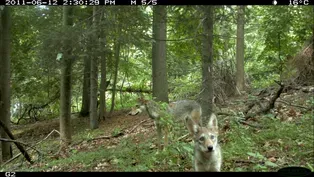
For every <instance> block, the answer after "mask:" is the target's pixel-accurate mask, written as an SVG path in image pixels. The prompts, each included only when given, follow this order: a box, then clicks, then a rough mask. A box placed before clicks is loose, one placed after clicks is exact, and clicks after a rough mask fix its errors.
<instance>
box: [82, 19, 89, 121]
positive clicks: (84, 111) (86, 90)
mask: <svg viewBox="0 0 314 177" xmlns="http://www.w3.org/2000/svg"><path fill="white" fill-rule="evenodd" d="M91 15H92V14H91ZM87 23H88V25H89V26H91V24H92V23H91V20H89V21H88V22H87ZM85 39H86V45H87V46H86V50H87V51H86V52H87V53H91V52H90V50H91V47H90V45H89V44H90V42H91V40H89V37H88V36H86V38H85ZM90 67H91V59H90V55H86V56H85V57H84V76H83V95H82V107H81V111H80V115H81V116H83V117H85V116H88V115H89V108H90V70H91V68H90Z"/></svg>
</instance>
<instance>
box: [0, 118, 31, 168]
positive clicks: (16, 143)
mask: <svg viewBox="0 0 314 177" xmlns="http://www.w3.org/2000/svg"><path fill="white" fill-rule="evenodd" d="M0 126H1V127H2V128H3V130H4V131H5V133H6V134H7V135H8V136H9V138H11V140H13V141H14V140H15V138H14V136H13V134H12V133H11V131H10V130H9V129H8V127H7V126H6V125H5V124H4V123H3V122H2V121H0ZM14 144H15V145H16V147H17V148H18V149H19V150H20V151H21V153H22V154H23V155H24V157H25V159H26V160H27V161H28V162H29V163H31V164H32V163H33V162H32V160H31V157H30V156H29V154H28V153H27V151H26V150H25V149H24V147H23V146H22V145H21V143H19V142H14Z"/></svg>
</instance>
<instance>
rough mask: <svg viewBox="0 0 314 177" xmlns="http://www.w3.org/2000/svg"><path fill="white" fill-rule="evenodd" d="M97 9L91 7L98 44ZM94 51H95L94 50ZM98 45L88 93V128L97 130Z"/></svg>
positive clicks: (94, 37) (95, 39) (93, 58)
mask: <svg viewBox="0 0 314 177" xmlns="http://www.w3.org/2000/svg"><path fill="white" fill-rule="evenodd" d="M97 10H98V7H97V6H94V7H93V25H94V26H93V27H94V29H95V33H94V36H93V39H94V41H96V44H98V30H97V22H98V17H99V15H98V14H97ZM95 49H96V50H95ZM98 49H99V48H98V45H95V47H94V50H93V51H94V52H93V53H94V54H93V57H92V61H91V71H90V84H91V92H90V99H91V100H90V115H89V116H90V128H91V129H96V128H98V113H97V91H98V52H97V50H98Z"/></svg>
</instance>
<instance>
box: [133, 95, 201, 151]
mask: <svg viewBox="0 0 314 177" xmlns="http://www.w3.org/2000/svg"><path fill="white" fill-rule="evenodd" d="M138 102H139V103H140V105H139V107H140V108H141V109H142V110H146V112H147V113H148V115H149V117H150V118H152V119H153V120H154V121H155V125H156V129H157V135H158V144H159V147H161V139H162V129H163V127H162V125H161V123H160V119H161V117H165V116H166V115H167V114H169V115H171V116H173V118H174V121H183V122H185V121H186V120H187V119H186V118H187V117H190V118H191V119H192V120H193V122H194V123H196V124H199V125H200V123H201V115H202V109H201V106H200V105H199V104H198V103H197V102H196V101H193V100H180V101H176V102H171V103H169V104H168V106H167V108H166V110H163V109H162V108H161V107H160V105H159V104H158V103H156V102H155V101H152V100H145V99H143V98H139V99H138ZM185 124H186V127H187V128H188V130H189V132H190V134H192V133H193V130H192V128H191V127H189V126H187V122H185ZM164 132H165V146H167V144H168V130H167V129H164Z"/></svg>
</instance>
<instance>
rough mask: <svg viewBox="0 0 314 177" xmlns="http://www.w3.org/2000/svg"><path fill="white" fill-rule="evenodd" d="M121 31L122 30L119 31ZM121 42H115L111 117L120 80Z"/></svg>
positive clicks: (117, 40)
mask: <svg viewBox="0 0 314 177" xmlns="http://www.w3.org/2000/svg"><path fill="white" fill-rule="evenodd" d="M119 30H120V31H121V29H119ZM120 45H121V44H120V41H119V38H118V37H117V39H116V40H115V42H114V60H115V64H114V69H115V70H114V72H115V73H114V78H113V84H112V98H111V108H110V115H111V114H112V112H113V109H114V102H115V96H116V88H117V80H118V70H119V62H120Z"/></svg>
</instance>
